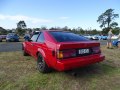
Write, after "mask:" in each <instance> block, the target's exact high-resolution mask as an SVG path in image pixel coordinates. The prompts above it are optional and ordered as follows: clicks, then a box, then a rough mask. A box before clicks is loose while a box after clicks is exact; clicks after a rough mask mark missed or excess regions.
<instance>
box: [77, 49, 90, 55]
mask: <svg viewBox="0 0 120 90" xmlns="http://www.w3.org/2000/svg"><path fill="white" fill-rule="evenodd" d="M78 53H79V54H89V53H90V50H89V49H80V50H79V52H78Z"/></svg>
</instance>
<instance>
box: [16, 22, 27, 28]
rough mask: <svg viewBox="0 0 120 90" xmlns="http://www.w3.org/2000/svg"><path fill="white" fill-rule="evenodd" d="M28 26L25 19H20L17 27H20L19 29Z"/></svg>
mask: <svg viewBox="0 0 120 90" xmlns="http://www.w3.org/2000/svg"><path fill="white" fill-rule="evenodd" d="M26 27H27V25H26V23H25V21H19V22H18V23H17V28H19V29H25V28H26Z"/></svg>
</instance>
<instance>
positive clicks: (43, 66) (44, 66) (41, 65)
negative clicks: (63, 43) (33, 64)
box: [37, 53, 51, 73]
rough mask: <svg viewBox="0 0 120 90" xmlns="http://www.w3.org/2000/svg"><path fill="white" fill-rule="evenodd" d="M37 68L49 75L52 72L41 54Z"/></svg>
mask: <svg viewBox="0 0 120 90" xmlns="http://www.w3.org/2000/svg"><path fill="white" fill-rule="evenodd" d="M37 68H38V70H39V71H40V72H42V73H48V72H50V71H51V70H50V68H49V67H48V65H47V64H46V62H45V60H44V58H43V56H42V55H41V54H40V53H39V54H38V60H37Z"/></svg>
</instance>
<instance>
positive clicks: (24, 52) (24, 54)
mask: <svg viewBox="0 0 120 90" xmlns="http://www.w3.org/2000/svg"><path fill="white" fill-rule="evenodd" d="M22 50H23V56H28V55H29V54H28V53H27V52H26V51H25V48H24V47H22Z"/></svg>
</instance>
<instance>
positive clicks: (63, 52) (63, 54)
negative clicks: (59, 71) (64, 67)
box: [57, 49, 76, 59]
mask: <svg viewBox="0 0 120 90" xmlns="http://www.w3.org/2000/svg"><path fill="white" fill-rule="evenodd" d="M75 56H76V50H75V49H71V50H60V51H59V50H58V51H57V58H58V59H63V58H69V57H75Z"/></svg>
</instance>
